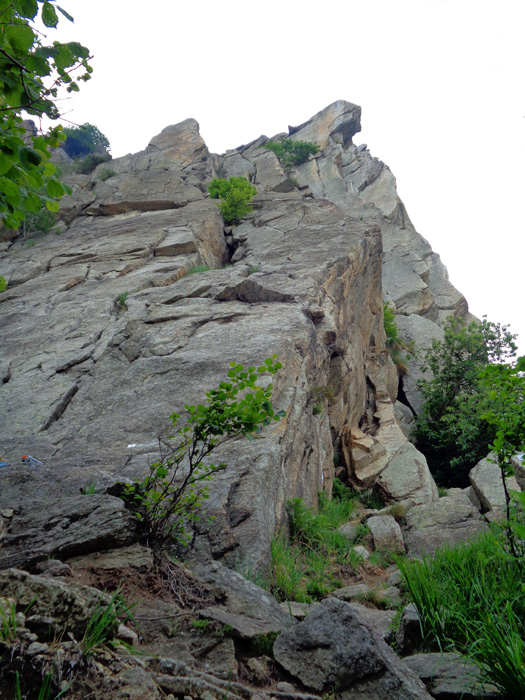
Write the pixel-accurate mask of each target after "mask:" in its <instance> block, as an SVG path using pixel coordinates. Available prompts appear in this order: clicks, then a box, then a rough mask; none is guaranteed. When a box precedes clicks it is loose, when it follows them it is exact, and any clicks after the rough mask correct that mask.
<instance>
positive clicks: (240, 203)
mask: <svg viewBox="0 0 525 700" xmlns="http://www.w3.org/2000/svg"><path fill="white" fill-rule="evenodd" d="M208 191H209V193H210V197H211V198H212V199H220V204H219V205H218V207H219V209H220V210H221V213H222V216H223V218H224V223H225V224H237V223H239V221H240V220H241V219H242V217H243V216H246V214H249V213H250V212H251V211H252V207H251V206H250V202H251V200H252V197H254V196H255V195H256V194H257V190H256V188H255V187H254V186H253V185H251V184H250V183H249V182H248V180H247V179H246V178H245V177H230V179H229V180H225V179H224V178H221V177H216V178H215V179H214V180H212V181H211V183H210V184H209V185H208Z"/></svg>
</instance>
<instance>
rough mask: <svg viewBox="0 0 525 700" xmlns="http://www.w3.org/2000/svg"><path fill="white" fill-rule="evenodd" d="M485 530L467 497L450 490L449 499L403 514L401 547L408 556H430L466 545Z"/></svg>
mask: <svg viewBox="0 0 525 700" xmlns="http://www.w3.org/2000/svg"><path fill="white" fill-rule="evenodd" d="M487 530H488V526H487V523H486V522H485V521H484V520H483V518H482V517H481V516H480V514H479V512H478V510H477V509H476V507H475V506H474V505H473V504H472V501H471V500H470V498H469V497H468V495H467V494H465V493H464V492H463V491H462V490H461V489H450V490H449V495H447V496H444V497H443V498H440V499H438V500H437V501H434V502H432V503H428V504H425V505H420V506H415V507H414V508H411V509H410V510H409V511H408V512H407V515H406V529H405V544H406V546H407V550H408V553H409V554H410V555H411V556H419V555H421V554H430V555H431V554H433V553H434V552H435V551H436V549H438V548H439V547H442V546H444V545H448V546H452V545H454V544H459V543H461V542H467V541H468V540H470V539H473V538H475V537H476V536H478V535H479V534H481V533H483V532H486V531H487Z"/></svg>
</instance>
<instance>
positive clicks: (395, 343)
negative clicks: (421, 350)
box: [383, 303, 414, 375]
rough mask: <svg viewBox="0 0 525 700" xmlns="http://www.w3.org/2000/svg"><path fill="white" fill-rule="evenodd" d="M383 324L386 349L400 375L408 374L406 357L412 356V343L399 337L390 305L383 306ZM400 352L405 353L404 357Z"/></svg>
mask: <svg viewBox="0 0 525 700" xmlns="http://www.w3.org/2000/svg"><path fill="white" fill-rule="evenodd" d="M383 322H384V328H385V334H386V348H387V350H388V352H389V354H390V357H391V358H392V361H393V363H394V364H395V366H396V367H397V371H398V373H399V374H400V375H403V374H407V373H408V364H407V356H408V357H410V355H413V354H414V343H413V342H408V341H407V340H404V339H403V338H401V337H400V335H399V329H398V327H397V323H396V314H395V312H394V310H393V308H392V307H391V306H390V304H386V303H385V304H383ZM402 350H405V351H407V355H406V356H405V355H404V354H403V353H402Z"/></svg>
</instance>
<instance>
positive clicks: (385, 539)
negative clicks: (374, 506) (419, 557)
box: [366, 515, 405, 553]
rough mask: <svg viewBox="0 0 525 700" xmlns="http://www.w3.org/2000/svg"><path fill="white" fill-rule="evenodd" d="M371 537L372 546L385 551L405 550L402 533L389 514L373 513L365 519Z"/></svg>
mask: <svg viewBox="0 0 525 700" xmlns="http://www.w3.org/2000/svg"><path fill="white" fill-rule="evenodd" d="M366 523H367V525H368V527H369V528H370V532H371V533H372V537H373V538H374V547H375V548H376V549H379V550H381V551H385V552H397V553H401V552H402V553H404V552H405V543H404V542H403V533H402V532H401V528H400V527H399V524H398V523H397V522H396V520H395V518H394V517H392V516H391V515H373V516H372V517H371V518H368V520H367V521H366Z"/></svg>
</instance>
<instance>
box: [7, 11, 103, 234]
mask: <svg viewBox="0 0 525 700" xmlns="http://www.w3.org/2000/svg"><path fill="white" fill-rule="evenodd" d="M57 13H60V14H62V15H63V16H64V17H66V18H67V19H68V20H71V21H72V17H71V16H70V15H69V14H68V13H67V12H66V11H65V10H64V9H62V8H61V7H59V6H58V5H57V4H56V3H55V2H54V0H0V221H1V223H2V224H3V225H4V226H6V227H8V228H17V227H18V226H19V225H20V223H21V222H22V221H23V219H24V217H25V214H26V213H27V212H37V211H39V210H40V209H41V208H42V207H43V206H46V207H47V209H48V210H49V211H58V202H57V201H56V199H59V198H60V197H62V195H63V194H64V193H65V192H70V190H69V188H67V187H66V186H65V185H62V183H61V182H60V181H59V179H58V178H57V175H56V169H55V166H54V165H53V164H52V163H51V162H50V161H49V157H50V149H52V148H56V147H57V146H59V145H60V143H61V142H62V140H63V138H64V137H63V134H62V127H61V126H55V127H54V128H52V129H50V131H48V132H47V134H45V135H37V136H35V137H30V136H29V135H28V134H26V131H25V128H24V126H23V124H22V116H21V115H22V112H25V113H26V114H29V115H34V116H37V117H43V116H45V117H48V118H49V119H53V120H55V119H58V117H59V116H60V112H59V109H58V107H57V105H56V102H55V100H56V98H57V96H58V93H59V90H60V88H61V87H63V86H64V87H65V88H66V89H67V91H68V92H74V91H77V90H78V89H79V81H85V80H88V79H89V78H90V74H91V71H92V69H91V67H90V66H89V64H88V60H89V50H88V49H87V48H85V47H84V46H82V45H81V44H79V43H76V42H69V43H66V44H62V43H60V42H57V41H55V42H53V43H52V44H51V45H45V44H44V39H45V36H44V34H43V33H42V32H40V31H39V30H38V29H37V28H36V27H35V22H37V21H41V22H42V24H43V25H44V26H45V27H47V28H49V29H52V28H54V27H56V26H57V24H58V14H57ZM75 76H76V77H75Z"/></svg>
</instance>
